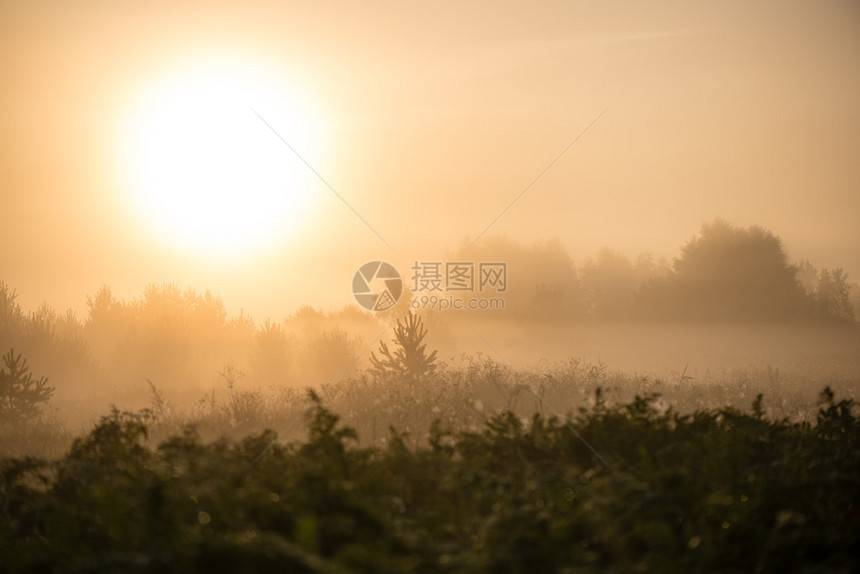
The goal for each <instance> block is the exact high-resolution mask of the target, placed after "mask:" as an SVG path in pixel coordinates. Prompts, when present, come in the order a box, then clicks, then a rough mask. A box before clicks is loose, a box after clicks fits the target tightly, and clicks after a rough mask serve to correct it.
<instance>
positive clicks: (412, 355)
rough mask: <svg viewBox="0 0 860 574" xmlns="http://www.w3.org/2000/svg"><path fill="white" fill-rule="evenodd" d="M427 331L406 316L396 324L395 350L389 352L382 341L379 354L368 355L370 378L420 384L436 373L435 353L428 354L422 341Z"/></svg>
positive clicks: (417, 320)
mask: <svg viewBox="0 0 860 574" xmlns="http://www.w3.org/2000/svg"><path fill="white" fill-rule="evenodd" d="M426 336H427V330H426V329H425V328H424V323H423V322H422V321H421V318H420V317H419V316H418V315H416V314H415V313H411V312H410V313H409V314H408V315H407V316H406V317H404V318H403V319H398V320H397V326H396V327H395V328H394V339H395V342H396V345H397V346H396V348H395V349H394V351H391V350H390V349H389V348H388V345H387V344H386V343H385V341H382V342H380V343H379V354H380V357H377V356H376V354H375V353H373V352H371V353H370V363H371V369H370V373H371V375H373V376H375V377H376V378H380V379H389V378H395V379H397V380H403V381H405V382H409V383H414V382H419V381H422V380H424V379H426V378H427V377H429V376H430V375H432V374H433V373H434V372H435V371H436V351H433V352H431V353H428V352H427V345H426V344H425V343H424V338H425V337H426Z"/></svg>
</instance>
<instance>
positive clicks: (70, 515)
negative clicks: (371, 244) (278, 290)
mask: <svg viewBox="0 0 860 574" xmlns="http://www.w3.org/2000/svg"><path fill="white" fill-rule="evenodd" d="M493 245H494V244H493V243H492V242H490V243H489V244H488V246H487V245H485V246H483V247H482V248H483V249H489V250H490V251H488V252H487V253H486V254H485V255H486V257H487V258H488V260H496V259H502V258H504V260H506V261H509V262H512V263H513V264H521V265H523V266H524V268H525V267H526V266H528V265H531V272H530V273H527V274H525V275H526V276H527V277H532V278H533V280H535V281H539V283H535V284H532V285H528V284H523V283H521V284H519V285H518V286H512V287H511V289H510V290H509V291H507V292H506V294H505V296H506V299H507V302H508V304H509V305H508V306H507V307H506V308H505V309H504V310H500V311H488V312H475V313H471V312H463V313H442V312H438V311H433V310H427V309H419V310H417V311H416V310H415V309H414V307H415V305H414V303H415V301H419V302H420V299H414V298H413V299H410V298H409V297H408V296H404V297H403V298H402V300H401V301H398V302H397V305H395V306H394V307H393V308H392V309H390V310H387V311H380V312H365V311H362V310H360V309H358V308H357V307H355V306H348V307H344V308H342V309H340V310H335V311H322V310H317V309H314V308H312V307H307V306H306V307H301V308H299V309H298V310H297V311H295V312H294V313H293V314H292V315H290V316H289V317H287V318H286V319H285V320H284V321H278V322H275V321H271V320H266V321H264V322H263V323H261V324H260V323H255V322H254V321H253V319H251V318H250V317H248V316H245V315H244V313H240V314H239V315H238V316H232V317H229V316H228V315H227V313H226V310H225V307H224V304H223V302H222V301H221V300H220V298H218V297H216V296H214V295H212V294H211V293H209V292H206V293H202V294H201V293H197V292H195V291H193V290H190V289H187V290H181V289H179V288H178V287H177V286H176V285H175V284H163V285H150V286H149V287H147V288H146V290H145V291H144V293H143V295H142V296H140V297H138V298H135V299H131V300H122V299H119V298H117V297H115V296H114V294H113V293H112V292H111V290H110V289H109V288H108V287H107V286H105V287H102V288H101V289H100V290H98V291H97V292H96V293H95V294H94V295H92V296H91V297H88V298H87V310H88V312H87V316H86V317H85V318H83V319H81V318H79V317H78V316H77V314H76V313H75V312H74V311H68V312H67V313H65V314H60V313H57V312H56V311H54V310H53V309H52V308H51V307H50V306H48V305H47V304H45V305H42V306H41V307H40V308H39V309H37V310H36V311H34V312H29V313H26V312H24V311H23V309H22V308H21V307H20V305H19V304H18V303H17V299H16V298H17V292H16V291H14V290H13V289H11V288H10V287H8V286H7V285H6V284H5V283H0V345H2V347H5V348H7V349H8V351H6V352H4V354H3V355H2V357H0V360H2V365H0V433H2V435H0V436H2V443H0V457H2V458H0V560H2V561H0V571H9V572H36V571H43V570H46V569H47V570H57V571H67V572H93V571H122V572H132V571H139V572H148V571H176V572H197V571H200V572H203V571H207V572H208V571H219V572H220V571H223V572H259V571H272V572H275V571H297V572H344V571H357V572H358V571H360V572H402V571H415V572H439V571H451V572H464V571H465V572H533V571H539V572H550V571H563V572H574V571H582V572H631V571H659V572H737V571H742V572H747V571H749V572H752V571H756V572H854V571H857V570H858V569H860V544H858V542H857V541H858V540H860V507H858V502H857V501H858V500H860V424H859V423H860V421H858V416H860V413H858V408H857V406H858V405H857V402H856V400H857V396H856V394H857V391H858V389H860V332H858V330H857V316H856V307H855V305H854V303H853V301H854V300H855V299H856V295H857V288H856V285H854V284H851V283H849V282H848V279H847V275H846V274H845V273H844V272H843V271H842V270H841V269H839V268H836V269H832V270H831V269H821V270H819V269H816V268H814V267H813V266H812V265H811V264H809V263H803V264H797V265H793V264H789V263H788V262H787V259H786V257H785V253H784V252H783V250H782V246H781V243H780V241H779V240H778V238H776V237H775V236H773V235H772V234H769V233H767V232H765V231H764V230H762V229H760V228H750V229H742V228H735V227H732V226H730V225H728V224H726V223H725V222H721V221H716V222H714V223H713V224H710V225H705V226H704V227H703V232H702V236H701V237H700V238H695V239H694V240H691V241H690V242H689V243H688V244H687V245H686V246H685V248H684V249H683V251H682V256H681V257H679V258H678V259H676V260H675V262H674V265H673V268H672V269H669V268H668V267H666V265H665V264H658V263H656V262H655V261H654V260H653V259H649V258H647V257H645V258H640V259H639V260H637V263H636V264H635V265H634V264H633V263H632V262H631V261H630V260H628V259H626V258H625V257H623V256H620V255H618V254H614V253H612V252H608V251H602V252H601V254H599V255H598V256H597V257H596V258H595V259H592V260H588V261H586V262H585V263H584V264H583V265H582V266H580V267H578V268H575V267H574V266H573V265H572V264H570V261H569V260H568V259H567V256H566V254H565V252H564V250H563V249H561V248H560V246H559V245H557V244H541V245H538V246H537V247H536V248H534V249H530V250H526V249H520V248H518V247H517V246H516V245H513V244H510V243H505V242H501V243H496V244H495V247H493ZM499 245H501V246H502V247H504V252H503V254H504V255H502V252H499V253H494V252H492V249H494V248H498V247H499ZM564 261H567V262H568V267H567V271H566V272H564V273H561V274H560V275H557V276H555V282H554V283H553V282H550V283H546V282H543V281H545V280H549V279H552V277H553V276H552V274H551V271H553V270H556V271H557V270H558V269H559V268H564V265H563V263H564ZM535 278H536V279H535Z"/></svg>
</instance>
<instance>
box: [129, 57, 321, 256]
mask: <svg viewBox="0 0 860 574" xmlns="http://www.w3.org/2000/svg"><path fill="white" fill-rule="evenodd" d="M271 78H272V76H270V75H269V76H267V75H266V74H261V73H259V70H258V69H255V68H254V67H252V66H248V65H247V64H245V65H243V66H239V65H231V66H225V65H205V64H200V63H197V64H196V65H195V66H193V67H188V68H184V69H180V70H178V71H176V72H174V73H171V74H167V75H165V76H164V77H162V78H161V79H160V80H159V81H156V82H153V84H152V85H151V86H150V87H149V89H147V90H144V91H143V92H142V93H141V94H140V96H139V97H138V98H137V100H136V103H135V104H134V105H133V106H132V111H131V112H130V113H129V114H128V118H130V119H129V121H128V122H127V126H126V129H125V131H124V134H123V136H122V139H123V140H124V144H123V145H122V150H123V157H122V160H121V162H122V164H123V172H124V173H125V177H124V179H125V181H126V185H127V187H128V189H129V190H130V192H131V193H130V194H129V199H130V200H131V204H132V209H133V210H134V211H135V213H136V214H137V215H138V216H139V217H140V219H141V221H143V223H144V224H145V226H147V227H148V228H149V229H150V230H151V231H153V232H155V233H156V234H157V235H158V237H159V238H161V239H162V240H164V241H165V242H167V243H168V244H169V245H171V246H172V247H175V248H179V249H182V250H186V251H191V252H194V253H196V254H199V255H203V256H209V257H219V258H220V257H231V256H237V255H239V256H241V255H247V254H250V253H251V252H254V251H259V250H262V249H266V248H271V247H273V246H274V245H277V244H279V243H281V242H283V241H285V240H287V239H288V238H289V237H290V236H293V235H294V234H295V233H296V231H297V230H298V228H300V227H301V225H302V224H303V223H305V220H306V219H307V215H308V210H309V206H310V200H311V196H312V192H313V189H312V188H313V186H314V183H315V182H314V180H313V174H312V172H311V170H310V169H309V168H308V167H307V166H306V165H305V164H304V163H303V162H302V160H301V159H300V158H299V157H297V156H296V154H295V153H294V152H293V151H292V150H291V149H290V147H288V146H287V145H285V143H284V141H286V142H288V143H289V146H291V147H292V148H294V149H295V151H296V152H298V153H299V154H301V157H303V158H305V159H306V160H308V161H309V163H310V161H313V160H319V151H320V150H319V146H318V140H319V137H318V134H319V129H318V125H316V123H317V122H316V119H315V113H314V111H313V107H312V106H309V105H308V103H307V101H306V100H303V99H302V98H301V97H298V96H297V94H296V91H295V90H291V89H289V88H288V87H286V86H284V85H283V84H282V83H281V84H279V83H277V82H276V81H272V79H271ZM280 138H283V140H284V141H281V139H280Z"/></svg>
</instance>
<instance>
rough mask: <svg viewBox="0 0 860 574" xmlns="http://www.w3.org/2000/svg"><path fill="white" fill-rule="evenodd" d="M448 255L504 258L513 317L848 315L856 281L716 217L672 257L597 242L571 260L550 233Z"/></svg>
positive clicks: (838, 320) (836, 319)
mask: <svg viewBox="0 0 860 574" xmlns="http://www.w3.org/2000/svg"><path fill="white" fill-rule="evenodd" d="M456 257H458V258H466V259H478V260H482V261H483V260H487V261H492V260H502V261H505V262H506V263H507V266H508V275H509V280H508V282H509V289H508V292H507V293H505V294H504V296H505V301H506V305H505V312H506V313H508V314H510V315H515V316H518V317H520V318H544V319H552V318H554V319H561V320H564V319H570V318H577V319H583V318H586V319H587V318H594V319H613V320H616V319H618V320H625V319H632V320H680V321H728V322H757V321H782V320H790V321H809V322H824V323H831V324H843V325H852V324H856V323H857V322H858V317H857V315H856V312H857V308H858V307H860V286H858V285H857V284H852V283H850V282H849V280H848V275H847V274H846V273H845V271H844V270H843V269H842V268H835V269H826V268H825V269H817V268H816V267H815V266H813V265H812V264H811V263H810V262H808V261H801V262H800V263H797V264H793V263H790V262H789V260H788V257H787V255H786V253H785V249H784V247H783V243H782V240H781V239H780V238H779V237H777V236H776V235H774V234H773V233H771V232H769V231H767V230H765V229H763V228H761V227H759V226H752V227H749V228H743V227H737V226H733V225H731V224H729V223H727V222H726V221H724V220H721V219H716V220H714V221H712V222H709V223H705V224H703V225H702V228H701V230H700V232H699V234H698V235H696V236H694V237H693V238H692V239H690V240H689V241H688V242H687V243H686V244H684V245H683V246H682V247H681V250H680V254H679V256H678V257H676V258H675V259H674V260H673V261H672V262H669V261H668V260H666V259H665V258H654V257H653V256H652V255H650V254H647V253H645V254H640V255H639V256H638V257H636V258H634V259H630V258H628V257H626V256H624V255H622V254H620V253H617V252H616V251H613V250H612V249H609V248H604V249H602V250H600V252H599V253H598V254H597V255H596V256H595V257H593V258H589V259H587V260H585V261H584V262H583V263H581V264H580V265H575V264H574V262H573V261H572V259H571V257H570V255H569V254H568V252H567V250H566V249H565V248H564V246H563V245H562V244H561V243H559V242H558V241H548V242H542V243H538V244H536V245H534V246H532V247H531V248H527V247H523V246H521V245H519V244H517V243H515V242H513V241H510V240H506V239H495V240H490V241H487V242H485V243H483V244H481V245H478V246H475V247H472V248H471V249H468V251H467V248H465V247H462V248H461V249H460V250H459V251H458V252H457V254H456ZM483 312H484V311H482V313H483Z"/></svg>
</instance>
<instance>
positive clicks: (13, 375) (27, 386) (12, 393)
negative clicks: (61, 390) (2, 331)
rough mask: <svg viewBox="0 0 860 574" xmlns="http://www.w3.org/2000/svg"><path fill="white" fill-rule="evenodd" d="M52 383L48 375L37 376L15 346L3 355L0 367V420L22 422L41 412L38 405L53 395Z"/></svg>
mask: <svg viewBox="0 0 860 574" xmlns="http://www.w3.org/2000/svg"><path fill="white" fill-rule="evenodd" d="M53 393H54V389H53V387H49V386H48V378H47V377H41V378H39V379H36V378H34V377H33V374H32V373H30V367H29V366H28V365H27V360H26V359H24V358H23V357H22V356H21V354H20V353H18V354H17V355H16V354H15V350H14V349H10V350H9V352H8V353H6V354H5V355H3V367H2V368H0V421H5V422H16V423H17V422H21V421H26V420H29V419H32V418H34V417H36V416H38V414H39V407H40V406H41V405H42V404H43V403H46V402H47V401H48V399H50V398H51V395H52V394H53Z"/></svg>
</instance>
